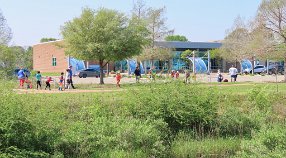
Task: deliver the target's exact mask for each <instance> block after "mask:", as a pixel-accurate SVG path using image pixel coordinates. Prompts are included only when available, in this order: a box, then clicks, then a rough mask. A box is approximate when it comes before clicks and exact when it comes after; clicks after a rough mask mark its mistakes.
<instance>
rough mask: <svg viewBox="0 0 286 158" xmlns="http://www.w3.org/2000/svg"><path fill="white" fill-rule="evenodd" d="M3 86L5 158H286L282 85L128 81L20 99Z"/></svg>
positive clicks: (0, 129)
mask: <svg viewBox="0 0 286 158" xmlns="http://www.w3.org/2000/svg"><path fill="white" fill-rule="evenodd" d="M0 86H1V87H2V88H1V89H0V92H1V93H0V113H1V115H0V140H1V141H0V157H172V158H173V157H175V158H176V157H178V158H184V157H186V158H187V157H265V156H266V157H285V156H286V152H285V151H286V150H285V149H286V145H285V144H286V141H285V140H286V139H285V138H286V132H285V131H286V126H285V125H286V124H285V118H286V112H285V111H286V106H285V103H284V102H285V94H286V91H285V89H286V85H285V84H283V83H279V84H278V85H276V84H273V83H267V84H265V83H264V84H262V83H260V84H253V83H226V84H217V83H213V84H202V83H199V84H184V83H182V82H170V83H146V84H123V85H122V88H120V89H122V91H111V92H106V93H103V92H102V93H47V94H45V93H44V94H17V93H15V92H14V91H12V89H13V88H15V87H16V83H15V82H4V81H0ZM277 86H278V92H277ZM76 87H77V89H80V90H84V89H91V90H100V89H110V90H118V89H119V88H117V87H115V86H114V85H76Z"/></svg>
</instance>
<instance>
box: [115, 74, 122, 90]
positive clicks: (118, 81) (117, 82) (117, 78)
mask: <svg viewBox="0 0 286 158" xmlns="http://www.w3.org/2000/svg"><path fill="white" fill-rule="evenodd" d="M115 78H116V85H117V86H118V87H120V80H121V75H120V73H119V72H117V73H116V76H115Z"/></svg>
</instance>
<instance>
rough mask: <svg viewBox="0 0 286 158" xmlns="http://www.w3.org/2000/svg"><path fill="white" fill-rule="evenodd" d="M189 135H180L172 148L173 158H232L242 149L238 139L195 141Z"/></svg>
mask: <svg viewBox="0 0 286 158" xmlns="http://www.w3.org/2000/svg"><path fill="white" fill-rule="evenodd" d="M191 137H192V136H188V134H187V133H183V134H180V135H178V136H177V137H176V138H175V140H174V141H173V143H172V146H171V157H174V158H189V157H231V156H233V155H235V153H236V151H238V150H239V149H240V140H239V139H237V138H227V139H223V138H218V139H216V138H205V139H202V140H195V139H192V138H191Z"/></svg>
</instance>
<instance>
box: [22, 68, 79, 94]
mask: <svg viewBox="0 0 286 158" xmlns="http://www.w3.org/2000/svg"><path fill="white" fill-rule="evenodd" d="M71 68H72V67H71V66H70V68H69V69H66V75H65V76H64V74H65V73H64V72H61V73H60V77H59V82H58V90H59V91H63V90H64V89H70V85H71V86H72V88H73V89H74V86H73V84H72V71H71ZM17 76H18V79H19V81H20V86H19V88H24V87H25V84H26V88H27V89H32V88H33V82H32V81H31V80H29V75H28V74H26V73H25V72H24V70H23V68H20V70H19V71H18V73H17ZM34 77H35V80H36V88H37V90H39V89H42V80H45V83H46V87H45V90H47V89H48V90H51V82H54V81H55V79H53V78H52V77H50V76H46V78H43V77H42V74H41V72H40V71H37V74H36V75H35V76H34ZM54 83H55V82H54Z"/></svg>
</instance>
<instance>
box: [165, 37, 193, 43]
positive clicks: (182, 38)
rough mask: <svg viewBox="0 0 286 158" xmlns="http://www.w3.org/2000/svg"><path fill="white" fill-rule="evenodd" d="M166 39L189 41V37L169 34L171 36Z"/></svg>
mask: <svg viewBox="0 0 286 158" xmlns="http://www.w3.org/2000/svg"><path fill="white" fill-rule="evenodd" d="M165 41H182V42H187V41H188V39H187V38H186V37H185V36H180V35H169V36H167V37H165Z"/></svg>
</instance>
